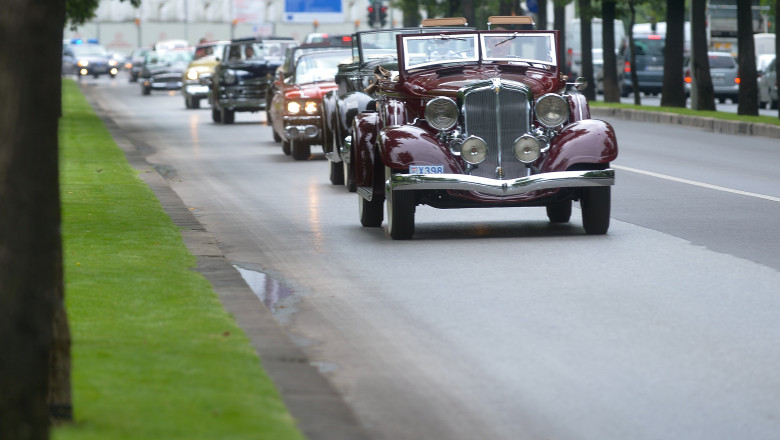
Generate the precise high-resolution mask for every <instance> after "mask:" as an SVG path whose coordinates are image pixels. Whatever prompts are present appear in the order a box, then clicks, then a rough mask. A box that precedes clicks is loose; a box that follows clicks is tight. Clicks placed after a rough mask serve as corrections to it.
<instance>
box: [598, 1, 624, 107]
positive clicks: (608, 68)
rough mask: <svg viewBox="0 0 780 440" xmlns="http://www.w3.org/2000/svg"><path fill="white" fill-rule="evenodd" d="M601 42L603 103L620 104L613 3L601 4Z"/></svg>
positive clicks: (604, 2)
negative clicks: (602, 55) (602, 53)
mask: <svg viewBox="0 0 780 440" xmlns="http://www.w3.org/2000/svg"><path fill="white" fill-rule="evenodd" d="M601 41H602V42H603V45H602V47H603V50H604V102H620V85H619V84H618V80H617V59H616V57H615V2H614V1H608V0H602V2H601Z"/></svg>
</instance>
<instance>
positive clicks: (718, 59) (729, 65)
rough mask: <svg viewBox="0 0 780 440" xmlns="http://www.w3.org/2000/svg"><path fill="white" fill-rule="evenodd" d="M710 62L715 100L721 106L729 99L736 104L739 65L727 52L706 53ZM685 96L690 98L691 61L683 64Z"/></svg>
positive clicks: (691, 80)
mask: <svg viewBox="0 0 780 440" xmlns="http://www.w3.org/2000/svg"><path fill="white" fill-rule="evenodd" d="M707 58H708V59H709V62H710V77H711V78H712V87H713V89H714V91H715V99H717V100H718V102H720V103H721V104H723V103H725V102H726V99H731V101H732V102H734V103H735V104H736V102H737V97H738V96H739V64H738V63H737V60H736V59H735V58H734V57H733V56H731V54H730V53H728V52H707ZM685 66H686V68H685V94H686V96H690V94H691V84H692V82H693V78H692V74H691V72H692V70H693V69H692V66H691V60H687V61H686V62H685Z"/></svg>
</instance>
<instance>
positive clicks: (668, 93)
mask: <svg viewBox="0 0 780 440" xmlns="http://www.w3.org/2000/svg"><path fill="white" fill-rule="evenodd" d="M684 27H685V2H681V1H680V0H667V1H666V46H665V47H664V80H663V88H662V93H661V106H664V107H685V86H684V82H683V77H682V74H683V42H684V41H685V38H684V33H685V31H684Z"/></svg>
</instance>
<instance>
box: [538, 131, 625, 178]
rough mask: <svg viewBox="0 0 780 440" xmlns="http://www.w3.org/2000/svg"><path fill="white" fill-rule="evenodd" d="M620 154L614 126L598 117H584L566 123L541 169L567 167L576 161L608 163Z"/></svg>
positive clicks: (552, 144)
mask: <svg viewBox="0 0 780 440" xmlns="http://www.w3.org/2000/svg"><path fill="white" fill-rule="evenodd" d="M617 155H618V145H617V137H616V136H615V129H614V128H612V126H611V125H609V123H607V122H605V121H601V120H598V119H583V120H581V121H577V122H575V123H573V124H570V125H568V126H566V128H564V129H563V130H561V132H560V133H559V134H558V136H556V137H555V139H553V141H552V142H551V143H550V154H549V155H547V157H546V158H545V159H544V161H543V162H542V165H541V167H540V168H541V169H542V170H543V171H544V172H548V171H566V170H568V169H569V168H570V167H572V166H574V165H577V164H608V163H610V162H612V161H613V160H615V159H616V158H617Z"/></svg>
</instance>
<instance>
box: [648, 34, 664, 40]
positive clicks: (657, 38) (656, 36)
mask: <svg viewBox="0 0 780 440" xmlns="http://www.w3.org/2000/svg"><path fill="white" fill-rule="evenodd" d="M647 39H648V40H660V39H661V36H660V35H656V34H653V35H648V36H647Z"/></svg>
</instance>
